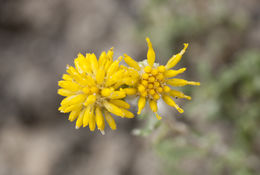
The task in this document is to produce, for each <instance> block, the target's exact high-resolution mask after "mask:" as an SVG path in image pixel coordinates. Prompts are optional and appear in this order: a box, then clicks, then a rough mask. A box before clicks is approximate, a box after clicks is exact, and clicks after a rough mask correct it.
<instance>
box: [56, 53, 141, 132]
mask: <svg viewBox="0 0 260 175" xmlns="http://www.w3.org/2000/svg"><path fill="white" fill-rule="evenodd" d="M122 58H123V57H119V58H118V59H117V60H115V61H113V48H112V49H110V50H109V51H108V52H107V53H106V52H102V53H101V55H100V56H99V59H97V57H96V55H95V54H93V53H88V54H86V55H85V56H84V55H82V54H78V56H77V58H76V59H75V60H74V64H75V67H73V66H67V74H64V75H63V80H61V81H59V83H58V84H59V86H60V87H61V88H60V89H59V90H58V94H59V95H61V96H64V97H65V98H64V99H63V100H62V101H61V106H60V107H59V111H60V112H63V113H70V115H69V120H70V121H71V122H72V121H74V120H76V126H75V127H76V129H78V128H80V127H86V126H89V129H90V131H94V130H95V128H97V129H98V130H100V132H101V133H102V134H104V133H105V132H104V129H105V121H106V122H107V123H108V125H109V126H110V128H111V129H112V130H115V129H116V128H117V127H116V123H115V121H114V118H113V117H112V115H111V114H114V115H116V116H120V117H122V118H133V117H134V114H133V113H131V112H129V111H128V110H127V109H129V107H130V105H129V104H128V103H127V102H125V101H124V100H123V99H124V98H125V97H126V95H128V94H135V93H136V89H135V88H129V87H131V86H134V85H135V84H136V82H137V80H138V76H139V75H138V73H137V72H136V71H134V70H133V69H132V68H127V67H125V66H119V63H120V62H121V60H122ZM131 61H132V62H131ZM130 62H131V63H132V65H133V66H135V67H136V68H137V69H138V65H136V64H135V61H134V60H130ZM124 87H125V88H124ZM142 88H143V91H145V88H144V87H142ZM140 90H141V88H140Z"/></svg>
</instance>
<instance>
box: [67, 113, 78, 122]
mask: <svg viewBox="0 0 260 175" xmlns="http://www.w3.org/2000/svg"><path fill="white" fill-rule="evenodd" d="M79 112H80V111H71V113H70V115H69V121H71V122H73V121H74V120H75V119H76V118H78V116H79Z"/></svg>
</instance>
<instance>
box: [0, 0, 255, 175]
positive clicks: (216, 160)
mask: <svg viewBox="0 0 260 175" xmlns="http://www.w3.org/2000/svg"><path fill="white" fill-rule="evenodd" d="M146 36H149V37H150V38H151V41H152V42H153V46H154V48H155V51H156V54H157V61H158V62H159V63H161V64H165V63H166V61H167V59H168V58H170V57H171V55H172V54H174V53H177V52H179V51H180V49H181V48H182V47H183V45H182V44H183V43H184V42H188V43H190V46H189V48H188V50H187V52H186V54H185V55H184V57H183V61H182V63H180V64H179V65H178V67H181V66H183V67H187V68H188V70H187V71H186V72H185V73H184V75H182V77H183V78H186V79H189V80H194V81H200V82H201V84H202V85H201V86H200V87H196V88H193V87H191V88H190V87H187V88H181V90H183V91H184V92H186V93H187V94H188V95H191V96H192V97H193V100H192V101H191V102H186V101H184V100H178V103H180V104H181V105H182V106H183V108H184V110H185V113H184V114H183V115H181V114H178V113H177V112H176V111H175V110H174V109H170V108H167V107H165V106H164V105H163V103H162V104H160V108H161V109H162V110H163V111H164V112H163V117H165V119H164V120H163V121H162V122H161V123H158V122H156V121H151V119H149V118H155V117H154V116H148V117H144V119H143V120H140V119H138V118H135V119H129V120H127V119H125V120H120V119H118V120H117V123H118V130H116V131H114V132H112V131H110V130H107V134H106V135H105V136H102V135H101V134H100V133H99V132H95V133H91V132H90V131H89V129H88V128H84V129H80V130H75V129H74V126H75V123H70V122H69V121H68V120H67V117H68V115H67V114H60V113H59V112H58V111H57V108H58V106H59V102H60V101H61V99H62V97H60V96H58V95H57V94H56V93H57V89H58V86H57V81H58V80H59V79H60V78H61V75H62V74H63V73H65V68H66V65H67V64H72V63H73V59H74V58H75V57H76V55H77V54H78V53H79V52H81V53H87V52H95V53H96V54H97V55H99V54H100V53H101V51H103V50H108V49H109V48H110V47H112V46H114V47H115V56H119V55H122V54H123V53H128V54H129V55H131V56H132V57H134V58H136V60H142V58H145V56H146V51H147V47H146V43H145V37H146ZM259 48H260V3H259V1H258V0H210V1H207V0H197V1H192V0H150V1H149V0H132V1H131V0H124V1H120V0H106V1H99V0H73V1H72V0H71V1H70V0H19V1H15V0H0V82H1V86H0V114H1V117H0V175H36V174H37V175H49V174H53V175H56V174H57V175H58V174H63V175H66V174H75V175H81V174H92V175H102V174H106V175H110V174H111V175H117V174H118V175H119V174H124V175H132V174H135V175H139V174H140V175H144V174H149V175H153V174H154V175H155V174H180V175H183V174H190V175H191V174H192V175H197V174H198V175H200V174H209V175H212V174H216V175H219V174H221V175H222V174H223V175H225V174H238V175H257V174H259V173H260V157H259V155H260V131H259V126H260V108H259V106H260V83H259V82H260V51H259ZM134 110H135V109H133V112H135V111H134ZM135 128H139V129H138V130H135V131H136V132H134V133H136V134H137V135H134V134H133V129H135Z"/></svg>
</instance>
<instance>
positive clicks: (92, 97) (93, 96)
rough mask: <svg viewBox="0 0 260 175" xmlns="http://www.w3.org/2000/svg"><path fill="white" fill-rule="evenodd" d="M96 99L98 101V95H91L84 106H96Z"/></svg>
mask: <svg viewBox="0 0 260 175" xmlns="http://www.w3.org/2000/svg"><path fill="white" fill-rule="evenodd" d="M96 99H97V97H96V95H89V96H88V98H87V100H86V102H85V103H84V105H85V106H88V105H91V104H94V103H95V102H96Z"/></svg>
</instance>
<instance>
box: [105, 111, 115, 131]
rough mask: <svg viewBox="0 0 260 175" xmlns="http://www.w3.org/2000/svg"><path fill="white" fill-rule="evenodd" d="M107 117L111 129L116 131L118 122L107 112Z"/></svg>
mask: <svg viewBox="0 0 260 175" xmlns="http://www.w3.org/2000/svg"><path fill="white" fill-rule="evenodd" d="M105 117H106V121H107V123H108V125H109V126H110V128H111V129H112V130H116V122H115V120H114V119H113V117H112V116H111V115H110V113H109V112H107V111H106V112H105Z"/></svg>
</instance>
